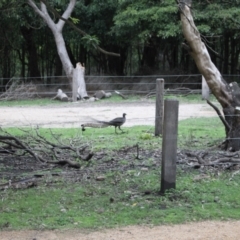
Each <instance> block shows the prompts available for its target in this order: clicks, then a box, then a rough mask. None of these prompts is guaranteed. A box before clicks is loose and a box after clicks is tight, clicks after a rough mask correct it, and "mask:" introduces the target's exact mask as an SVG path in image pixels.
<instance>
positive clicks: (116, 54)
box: [29, 0, 120, 57]
mask: <svg viewBox="0 0 240 240" xmlns="http://www.w3.org/2000/svg"><path fill="white" fill-rule="evenodd" d="M29 1H31V0H29ZM41 2H43V3H44V4H45V5H46V6H47V7H48V8H49V9H50V10H51V11H53V12H54V14H56V16H57V17H58V18H59V19H61V20H62V21H64V22H66V23H67V24H68V25H69V26H70V27H71V28H73V29H74V30H76V31H77V32H79V33H80V34H81V35H82V36H86V35H87V33H86V32H84V31H83V30H81V29H80V28H78V27H77V26H76V25H75V24H73V23H72V22H71V21H69V20H68V19H66V18H65V16H61V15H60V14H59V13H58V12H57V11H56V10H55V9H54V8H53V7H52V6H51V5H50V4H49V3H48V2H47V1H45V0H41ZM96 48H97V50H98V51H99V52H101V53H103V54H106V55H110V56H115V57H120V54H118V53H113V52H108V51H106V50H104V49H102V48H101V47H99V46H96Z"/></svg>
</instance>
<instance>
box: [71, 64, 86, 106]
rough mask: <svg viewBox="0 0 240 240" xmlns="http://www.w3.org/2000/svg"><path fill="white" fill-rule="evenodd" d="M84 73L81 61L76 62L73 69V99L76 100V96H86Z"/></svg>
mask: <svg viewBox="0 0 240 240" xmlns="http://www.w3.org/2000/svg"><path fill="white" fill-rule="evenodd" d="M84 73H85V68H84V66H82V65H81V63H77V65H76V68H75V69H74V70H73V101H76V100H77V98H79V99H83V98H88V95H87V91H86V84H85V80H84Z"/></svg>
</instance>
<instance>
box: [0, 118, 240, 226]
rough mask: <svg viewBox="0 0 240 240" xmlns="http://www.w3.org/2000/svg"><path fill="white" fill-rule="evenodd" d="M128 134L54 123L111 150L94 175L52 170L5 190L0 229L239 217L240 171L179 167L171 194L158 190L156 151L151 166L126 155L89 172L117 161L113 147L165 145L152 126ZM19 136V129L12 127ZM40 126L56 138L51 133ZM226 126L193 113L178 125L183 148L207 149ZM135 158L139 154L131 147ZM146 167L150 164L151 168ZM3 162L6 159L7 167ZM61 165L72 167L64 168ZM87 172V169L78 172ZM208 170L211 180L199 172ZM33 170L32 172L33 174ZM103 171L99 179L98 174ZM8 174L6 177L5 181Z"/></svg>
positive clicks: (95, 147) (149, 161) (221, 136)
mask: <svg viewBox="0 0 240 240" xmlns="http://www.w3.org/2000/svg"><path fill="white" fill-rule="evenodd" d="M125 130H126V131H127V133H125V134H119V135H116V134H115V133H114V129H113V128H104V129H87V131H85V132H84V133H82V132H81V131H80V130H79V129H52V131H53V132H54V133H55V134H60V133H61V135H62V138H70V139H71V138H75V137H78V138H81V139H82V141H83V142H86V143H88V144H89V145H90V146H91V148H92V150H93V152H101V151H103V150H104V151H105V152H107V153H108V154H107V155H106V157H105V158H103V159H102V162H101V161H98V160H95V161H94V162H91V163H90V165H89V166H87V165H84V166H83V167H84V169H85V170H86V169H88V168H89V174H87V175H86V177H85V178H83V179H82V180H81V181H69V180H67V179H66V178H64V177H63V176H60V177H54V176H52V175H51V174H49V175H48V174H46V176H45V178H44V179H43V181H41V183H39V184H38V185H37V187H34V188H31V189H25V190H13V189H7V190H3V191H1V192H0V197H1V201H0V215H1V218H0V228H2V229H6V228H9V229H56V228H58V229H64V228H91V229H95V228H105V227H107V228H109V227H116V226H126V225H132V224H150V225H158V224H176V223H183V222H189V221H201V220H213V219H214V220H227V219H240V212H239V211H238V209H239V207H240V191H239V187H240V175H239V174H233V172H232V171H220V172H218V171H213V170H211V169H209V168H206V169H201V168H200V169H192V168H187V167H182V166H181V165H178V167H177V186H176V189H175V190H171V191H169V192H168V193H167V194H166V195H165V196H161V195H159V190H160V180H159V179H160V172H161V170H160V167H156V166H155V165H154V164H153V163H154V161H153V159H151V157H146V156H145V157H144V159H142V160H141V164H142V163H144V164H145V165H144V167H141V166H140V167H133V168H132V169H128V170H124V166H125V165H129V164H130V163H129V159H127V158H125V157H124V155H121V156H120V159H119V160H118V161H119V162H120V163H121V164H122V167H120V168H118V169H115V170H114V169H109V170H108V169H106V170H105V171H103V172H94V171H90V170H91V169H94V168H93V167H94V166H97V165H99V164H102V163H103V162H105V163H106V162H107V163H108V162H111V161H115V160H114V159H112V157H111V156H112V155H111V154H112V153H113V152H115V151H118V150H119V149H122V148H126V147H130V146H134V145H136V144H138V145H139V147H140V149H145V151H148V150H149V151H150V150H154V149H155V150H156V149H161V138H160V137H154V136H153V135H152V133H153V128H152V127H147V126H136V127H131V128H125ZM8 131H9V132H11V134H14V135H15V136H20V135H21V134H22V132H21V131H20V130H19V129H14V128H11V129H8ZM40 132H41V133H42V134H43V135H44V136H46V137H47V138H48V139H51V134H50V131H49V130H47V129H40ZM223 139H224V128H223V127H222V124H221V122H220V121H219V120H218V119H216V118H212V119H209V118H208V119H206V118H205V119H204V118H202V119H188V120H184V121H181V122H180V124H179V139H178V147H179V149H190V150H193V149H195V150H196V149H201V150H203V149H204V150H206V149H208V148H209V147H211V146H213V145H216V144H217V143H220V142H221V141H222V140H223ZM132 155H133V160H132V162H131V164H133V165H135V166H138V165H139V160H137V159H135V158H134V157H135V153H134V152H133V153H132ZM146 166H147V168H146ZM0 167H1V165H0ZM56 171H59V172H65V171H71V170H67V169H65V168H58V169H56ZM78 174H81V171H79V172H78ZM202 174H204V176H205V177H204V178H198V177H199V176H202ZM30 175H31V173H30ZM99 175H101V176H103V179H102V180H101V181H99V180H98V179H97V176H99ZM4 181H6V180H4V179H1V182H4Z"/></svg>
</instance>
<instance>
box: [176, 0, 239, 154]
mask: <svg viewBox="0 0 240 240" xmlns="http://www.w3.org/2000/svg"><path fill="white" fill-rule="evenodd" d="M191 4H192V0H181V1H179V8H180V10H181V23H182V29H183V34H184V37H185V39H186V40H187V43H188V45H186V44H183V46H184V47H185V48H186V49H187V50H188V51H189V53H190V55H191V56H192V57H193V59H194V60H195V63H196V65H197V67H198V70H199V72H200V73H201V74H202V75H203V77H204V78H205V80H206V82H207V84H208V86H209V88H210V90H211V92H212V93H213V94H214V96H215V97H216V99H217V100H218V102H219V103H220V104H221V105H222V108H223V113H224V116H225V120H226V122H224V123H225V128H226V138H227V139H226V141H225V145H224V148H225V149H228V150H232V151H239V150H240V88H239V86H238V84H237V83H231V84H227V83H226V82H225V81H224V79H223V78H222V76H221V74H220V72H219V70H218V69H217V68H216V66H215V65H214V63H213V62H212V60H211V58H210V55H209V53H208V50H207V48H206V46H205V44H204V43H203V42H202V40H201V36H200V33H199V31H198V30H197V28H196V26H195V24H194V21H193V17H192V14H191ZM223 121H224V119H223Z"/></svg>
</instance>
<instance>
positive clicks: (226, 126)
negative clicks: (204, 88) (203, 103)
mask: <svg viewBox="0 0 240 240" xmlns="http://www.w3.org/2000/svg"><path fill="white" fill-rule="evenodd" d="M207 103H208V104H209V105H210V106H211V107H212V108H213V109H214V110H215V111H216V113H217V115H218V116H219V118H220V119H221V121H222V123H223V125H224V126H225V128H226V130H227V131H229V130H230V126H229V124H228V123H227V121H226V120H225V119H224V117H223V115H222V114H221V112H220V110H219V109H218V107H217V106H215V105H214V104H213V103H212V102H210V101H209V100H207Z"/></svg>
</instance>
